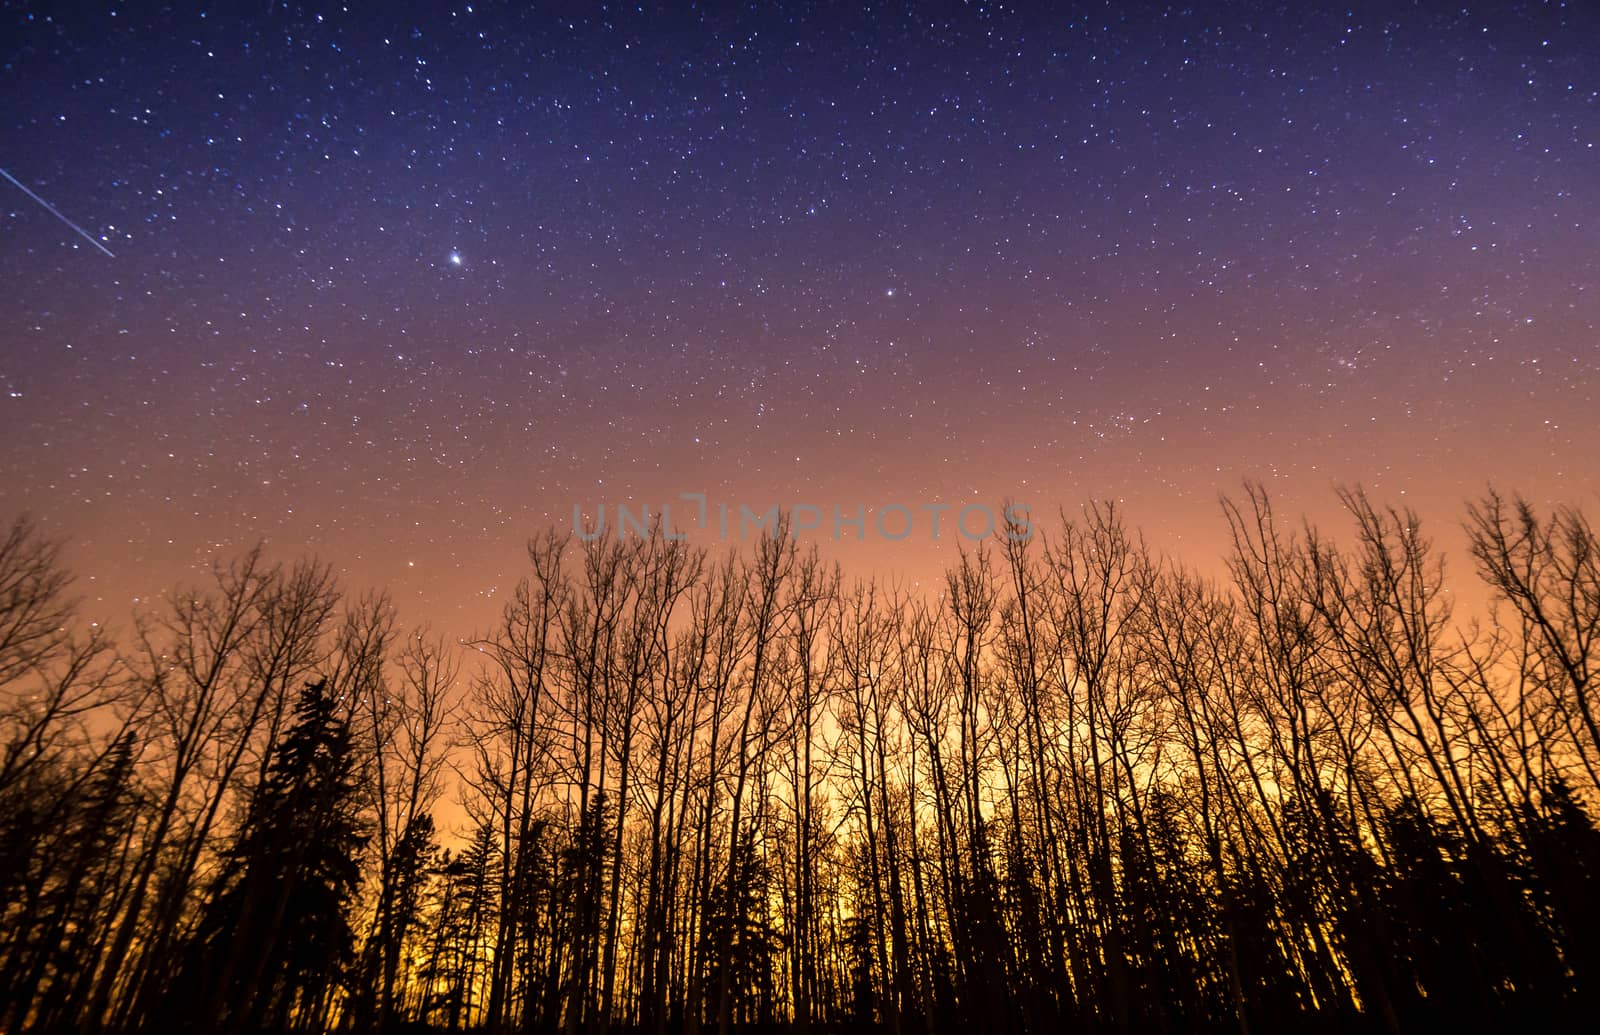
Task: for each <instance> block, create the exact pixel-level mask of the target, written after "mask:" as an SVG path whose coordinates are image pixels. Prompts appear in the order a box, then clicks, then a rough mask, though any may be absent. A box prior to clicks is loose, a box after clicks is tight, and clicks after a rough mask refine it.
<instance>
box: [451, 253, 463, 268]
mask: <svg viewBox="0 0 1600 1035" xmlns="http://www.w3.org/2000/svg"><path fill="white" fill-rule="evenodd" d="M450 265H452V266H459V265H461V253H460V252H451V253H450Z"/></svg>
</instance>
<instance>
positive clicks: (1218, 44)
mask: <svg viewBox="0 0 1600 1035" xmlns="http://www.w3.org/2000/svg"><path fill="white" fill-rule="evenodd" d="M0 19H3V24H5V27H6V28H5V37H6V39H7V40H8V45H7V46H6V48H5V49H4V52H3V56H4V58H5V63H4V65H3V67H0V82H3V83H4V87H3V89H4V96H5V98H6V104H5V106H4V108H3V110H0V127H3V133H4V147H3V148H0V153H3V155H4V158H3V163H4V167H5V168H6V169H7V171H8V172H10V173H11V174H13V175H14V176H16V177H17V179H18V180H19V181H20V182H22V183H25V184H28V185H29V186H30V187H31V188H32V189H33V190H35V191H37V192H38V193H39V194H40V195H41V196H42V197H44V198H46V199H49V201H50V202H51V203H52V204H54V205H55V206H56V207H58V208H59V209H60V210H61V211H62V212H63V213H65V214H66V215H67V216H70V217H71V218H72V219H73V220H74V221H76V222H78V223H80V224H82V225H83V226H84V227H85V228H86V229H87V230H88V231H89V232H90V233H92V234H93V235H94V236H95V237H96V239H97V240H99V241H101V242H102V243H103V244H104V245H106V246H107V247H108V248H109V249H110V250H111V251H112V252H114V253H115V256H116V257H115V258H108V257H106V256H105V255H103V254H100V253H99V252H97V251H96V250H95V249H94V248H93V247H92V246H91V245H90V244H89V242H87V241H85V240H83V239H82V238H80V237H78V236H77V235H76V234H74V233H73V231H72V230H71V229H70V228H69V227H67V226H65V225H63V224H62V223H61V222H59V221H58V220H56V219H55V218H54V217H53V216H52V215H51V214H50V213H49V212H47V211H44V210H43V209H41V208H40V207H39V206H37V205H36V204H34V203H33V202H32V201H30V200H29V199H28V198H27V197H26V196H25V195H24V194H22V193H21V192H20V191H16V190H15V189H13V188H11V186H10V185H9V184H0V187H4V188H5V190H6V193H4V194H3V195H0V278H3V281H4V283H6V284H7V285H8V291H7V293H6V296H5V303H4V322H3V324H0V328H3V334H4V338H3V344H0V502H3V503H4V506H5V508H6V509H7V510H8V511H11V512H18V511H23V510H27V511H31V512H33V513H34V514H36V515H37V516H38V517H39V518H40V519H41V520H42V521H43V522H44V523H45V525H46V527H47V528H50V529H52V530H54V531H56V532H58V533H60V534H62V535H65V536H66V537H67V538H68V539H69V542H70V543H71V546H72V551H73V554H72V556H73V558H74V560H75V561H76V562H77V566H78V567H79V568H80V569H81V570H85V571H93V572H96V573H97V576H96V579H95V580H93V581H91V582H90V583H88V584H87V586H86V591H87V593H88V595H89V596H90V597H91V598H92V599H94V600H96V601H99V602H101V603H103V605H104V607H105V609H106V610H107V611H108V612H111V613H120V612H124V611H125V610H126V606H127V604H128V603H129V602H130V601H131V600H133V599H135V598H138V599H143V598H145V597H147V596H148V595H149V594H151V593H154V592H157V591H160V590H162V589H165V588H166V587H167V586H169V585H170V584H171V583H172V582H173V581H174V580H178V579H186V578H189V577H191V576H192V574H193V573H194V572H195V571H197V570H198V569H200V568H202V567H204V566H205V565H207V564H209V563H210V561H211V559H212V558H213V557H216V556H218V555H219V554H223V555H225V554H227V553H230V552H232V551H235V550H238V549H240V548H243V547H245V546H248V545H249V544H251V543H253V542H254V541H256V540H257V539H259V538H265V539H266V540H267V541H268V543H269V544H270V545H271V547H272V548H273V549H274V550H278V551H282V552H284V553H288V554H296V553H300V552H304V551H312V552H316V553H318V554H320V555H322V556H323V557H325V558H327V559H330V560H334V561H335V562H336V563H337V564H338V565H339V566H340V567H341V568H342V569H343V570H344V572H345V574H346V576H347V578H348V580H349V581H350V582H352V583H353V584H355V585H358V586H364V585H386V586H389V587H390V588H391V589H392V590H393V591H394V592H395V595H396V598H397V600H398V601H399V602H400V603H401V605H402V607H403V609H405V610H407V611H408V612H411V613H415V614H432V613H438V614H439V615H440V617H441V618H443V619H445V620H447V621H448V622H450V623H452V624H459V625H462V626H471V625H473V624H475V623H478V624H481V623H483V622H484V621H486V620H487V618H488V617H489V616H490V615H491V614H492V613H493V611H494V609H495V608H496V607H497V606H498V605H497V603H496V594H497V592H498V591H499V590H501V589H503V588H506V587H508V586H509V585H510V584H511V583H512V582H513V581H514V579H515V576H516V574H517V573H518V571H519V569H518V568H517V565H518V563H519V560H520V558H519V555H518V552H517V545H518V543H519V542H520V541H521V540H522V539H524V538H526V537H527V536H528V535H529V534H531V533H533V532H534V531H536V530H537V529H539V528H540V527H542V526H543V525H546V524H549V523H552V522H555V523H558V524H566V523H568V522H569V520H570V513H571V508H572V506H573V505H574V504H581V505H583V506H584V507H585V508H592V507H593V505H594V504H597V503H601V502H604V503H607V504H611V503H614V502H617V501H631V502H640V501H643V502H649V503H651V504H655V503H658V502H659V501H662V500H670V499H673V498H675V497H676V496H677V495H678V494H679V493H684V492H705V493H707V494H709V495H710V496H711V497H712V498H715V499H723V500H727V501H729V502H730V503H733V504H735V505H737V504H738V503H740V502H749V503H751V504H752V505H759V506H761V507H765V506H766V505H767V504H770V503H785V504H787V503H793V502H812V503H817V504H820V505H824V506H826V505H831V504H834V503H839V504H843V505H846V506H848V507H853V506H854V505H855V504H857V503H864V504H867V505H869V506H871V505H875V504H878V503H881V502H887V501H891V500H893V501H899V502H903V503H906V504H911V505H916V504H920V503H924V502H935V501H941V502H955V503H959V502H962V501H985V502H994V501H998V500H999V499H1001V498H1002V497H1008V496H1009V497H1014V498H1017V499H1019V500H1023V501H1025V502H1026V503H1028V504H1030V505H1031V506H1032V507H1033V508H1034V510H1035V511H1036V512H1039V513H1048V512H1052V511H1054V509H1055V508H1056V507H1058V506H1063V505H1065V506H1075V505H1076V504H1077V503H1079V502H1081V501H1083V500H1086V499H1088V498H1091V497H1105V496H1109V497H1116V498H1120V499H1124V500H1126V501H1127V502H1128V504H1129V508H1130V513H1131V515H1132V517H1133V518H1134V519H1135V520H1136V521H1138V522H1139V523H1140V524H1142V525H1144V526H1145V527H1146V528H1148V529H1150V530H1151V531H1152V533H1153V534H1156V535H1157V536H1159V537H1161V538H1160V541H1159V545H1161V546H1163V547H1171V548H1175V549H1180V550H1182V551H1183V552H1187V546H1186V544H1196V543H1198V544H1206V543H1211V542H1213V541H1215V539H1216V538H1217V537H1218V536H1219V535H1220V533H1221V531H1222V527H1221V523H1220V520H1219V518H1218V515H1217V508H1216V497H1217V494H1218V493H1219V492H1221V491H1228V490H1232V489H1235V488H1237V486H1238V485H1239V482H1240V480H1241V479H1243V478H1254V479H1260V480H1262V481H1263V482H1265V483H1266V486H1267V488H1268V490H1269V491H1271V492H1273V493H1274V494H1275V495H1276V496H1277V498H1279V499H1280V500H1282V501H1284V502H1285V504H1286V505H1287V506H1288V507H1289V508H1290V509H1292V510H1300V509H1304V510H1306V511H1308V512H1311V513H1313V514H1315V513H1318V512H1319V511H1322V510H1326V509H1329V508H1330V507H1331V505H1332V503H1333V500H1332V494H1331V492H1330V488H1331V487H1332V486H1333V485H1335V484H1341V483H1357V482H1359V483H1361V484H1364V485H1365V486H1366V487H1367V488H1368V489H1369V490H1370V491H1372V492H1373V494H1374V495H1375V496H1377V497H1379V498H1383V499H1391V500H1394V501H1397V502H1404V503H1410V504H1413V505H1415V506H1417V507H1419V509H1422V510H1423V512H1424V514H1425V515H1426V514H1427V513H1428V512H1429V511H1430V510H1431V511H1432V512H1434V513H1442V514H1446V515H1452V514H1454V513H1456V512H1457V510H1458V509H1459V508H1458V504H1459V501H1461V500H1462V499H1464V498H1466V497H1468V496H1472V495H1474V494H1476V493H1477V492H1478V491H1479V490H1480V489H1481V488H1482V487H1483V486H1484V485H1485V484H1486V483H1489V482H1495V483H1497V484H1500V485H1503V486H1505V487H1507V488H1515V489H1520V490H1522V491H1523V492H1526V493H1528V494H1529V495H1531V496H1533V497H1534V498H1536V499H1540V500H1549V499H1571V500H1587V499H1589V498H1590V497H1591V496H1592V494H1593V492H1594V490H1595V488H1596V487H1597V481H1596V474H1597V470H1596V467H1595V462H1594V454H1593V444H1594V441H1595V435H1596V432H1597V431H1600V427H1597V424H1600V421H1597V417H1596V414H1597V410H1596V401H1597V389H1600V352H1597V344H1600V339H1597V336H1596V327H1597V322H1600V299H1597V297H1596V293H1597V287H1596V286H1597V284H1600V262H1597V258H1596V249H1595V246H1594V241H1595V239H1596V230H1597V228H1600V148H1597V146H1596V145H1597V144H1600V74H1597V73H1600V62H1597V61H1596V60H1595V59H1594V58H1593V57H1592V56H1591V54H1590V53H1589V51H1590V48H1591V46H1592V41H1593V40H1594V39H1595V38H1597V37H1596V30H1597V29H1600V24H1597V21H1600V19H1597V17H1596V15H1595V13H1594V11H1593V9H1589V8H1584V7H1583V6H1581V5H1569V4H1558V3H1550V4H1528V5H1514V6H1503V5H1481V6H1479V7H1473V8H1465V9H1456V10H1453V11H1447V12H1446V11H1436V10H1434V9H1432V8H1431V7H1417V8H1411V9H1408V10H1406V11H1404V12H1402V13H1397V14H1394V15H1392V16H1378V15H1370V14H1347V13H1345V12H1343V11H1339V12H1323V13H1312V12H1304V11H1301V10H1299V9H1298V5H1288V9H1287V10H1284V9H1280V8H1277V7H1250V6H1241V7H1235V8H1230V9H1229V13H1228V14H1226V16H1222V15H1217V14H1212V13H1206V12H1202V11H1199V10H1196V9H1192V8H1186V7H1171V8H1135V7H1131V6H1129V5H1123V4H1112V5H1096V6H1091V7H1083V8H1077V9H1074V10H1073V11H1069V12H1065V13H1056V14H1045V13H1041V12H1038V11H1034V10H1031V9H1022V8H1014V7H1010V6H1005V5H967V6H963V7H959V8H956V7H951V8H948V9H945V8H940V9H939V10H938V11H937V12H935V11H934V9H933V8H927V9H921V10H917V9H910V8H901V7H887V6H886V7H883V8H881V9H879V10H876V11H874V12H869V13H862V12H861V11H859V10H855V9H853V8H851V7H847V6H839V7H832V6H827V5H821V6H806V7H803V8H800V9H797V10H796V11H794V12H791V11H786V10H779V9H778V7H777V5H771V6H770V7H769V6H768V5H750V6H747V7H742V8H741V7H731V6H730V7H721V6H720V5H718V6H706V7H702V8H700V9H696V10H677V11H667V10H661V9H656V8H653V7H652V8H645V9H639V8H634V7H621V6H616V5H587V4H585V5H571V6H570V7H566V8H562V9H553V8H543V9H541V10H539V11H526V10H523V9H522V8H520V7H500V6H498V5H492V4H477V3H475V4H470V5H461V4H457V5H455V6H451V7H446V6H439V7H437V8H429V7H418V8H416V9H415V10H397V9H395V8H389V7H374V8H372V9H370V10H361V9H357V8H355V7H341V6H332V5H330V6H323V7H317V6H312V5H299V4H284V3H278V4H274V5H272V6H270V7H269V8H267V9H265V10H263V9H261V8H259V7H257V8H256V10H255V11H254V12H253V13H251V14H249V15H246V16H242V17H236V16H223V15H220V14H216V13H210V12H201V11H188V10H179V11H173V10H162V9H158V8H155V7H153V6H152V7H149V8H145V7H142V6H130V7H118V8H115V9H112V10H107V11H101V12H86V13H76V14H71V15H66V16H55V15H52V14H49V13H47V11H46V10H45V9H28V8H11V9H8V10H6V11H5V12H4V13H3V14H0ZM949 549H953V547H951V546H949V545H946V546H941V547H935V546H933V545H931V544H929V543H927V542H926V541H925V540H923V539H921V538H914V539H909V540H907V541H906V542H904V543H899V544H892V545H886V544H884V543H882V542H878V543H872V544H863V545H855V544H844V545H842V546H841V547H839V550H840V551H841V555H842V556H844V557H845V558H846V559H847V560H853V561H854V562H856V563H857V564H858V565H860V566H861V567H863V568H871V567H879V568H889V569H895V570H904V571H908V572H912V573H920V572H925V571H927V570H930V568H931V566H933V565H936V564H937V563H939V562H941V561H942V560H943V559H945V557H946V556H947V554H946V553H945V552H942V551H947V550H949ZM1202 552H1203V551H1202Z"/></svg>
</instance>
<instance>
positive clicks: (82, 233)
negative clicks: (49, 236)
mask: <svg viewBox="0 0 1600 1035" xmlns="http://www.w3.org/2000/svg"><path fill="white" fill-rule="evenodd" d="M0 176H4V177H5V178H6V179H8V180H10V181H11V182H12V183H14V184H16V185H17V189H18V190H20V191H22V193H24V194H26V195H27V196H28V197H30V198H32V199H33V200H34V201H37V202H38V203H39V204H41V205H43V206H44V209H45V211H46V212H49V213H50V214H51V215H52V216H55V217H56V218H57V219H59V220H61V221H62V222H63V223H65V224H67V225H68V226H70V227H72V229H74V230H76V231H78V235H79V236H80V237H82V238H83V239H84V240H85V241H88V242H89V243H90V244H92V245H94V246H95V247H96V248H98V249H100V250H101V251H103V252H105V253H106V255H108V256H110V257H111V258H113V259H115V258H116V256H115V255H112V254H111V249H110V248H107V247H106V246H105V245H103V244H101V243H100V242H99V241H96V240H95V239H94V238H93V237H90V236H89V231H87V230H85V229H84V228H83V227H81V226H79V225H78V224H77V223H74V222H73V221H72V220H70V219H68V218H67V217H66V216H64V215H62V214H61V210H60V209H58V208H56V207H55V206H54V205H52V204H50V202H48V201H46V200H44V199H43V198H41V197H39V195H37V194H35V193H34V192H33V191H31V190H29V189H28V188H27V187H26V186H24V185H23V183H22V181H21V180H19V179H17V178H16V177H15V176H13V175H11V174H10V173H8V172H6V171H5V170H4V169H0Z"/></svg>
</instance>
